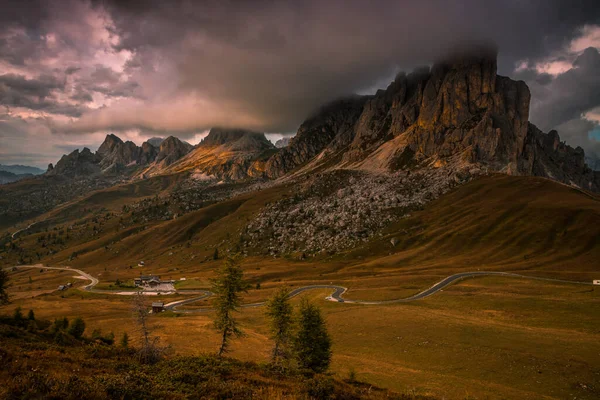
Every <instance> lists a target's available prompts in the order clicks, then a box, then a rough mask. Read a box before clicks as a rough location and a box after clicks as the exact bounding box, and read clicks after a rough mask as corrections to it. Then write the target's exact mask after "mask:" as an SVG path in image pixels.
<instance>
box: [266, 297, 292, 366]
mask: <svg viewBox="0 0 600 400" xmlns="http://www.w3.org/2000/svg"><path fill="white" fill-rule="evenodd" d="M266 314H267V317H269V319H270V328H271V339H273V342H274V343H275V345H274V346H273V353H272V355H271V360H272V362H273V363H274V364H276V365H277V364H280V363H281V362H282V361H284V360H287V359H289V357H290V348H289V346H290V342H291V334H292V328H293V322H294V307H293V306H292V304H291V303H290V299H289V296H288V290H287V289H286V288H281V289H280V290H279V291H277V293H275V295H274V296H273V297H272V298H271V299H269V301H268V302H267V311H266Z"/></svg>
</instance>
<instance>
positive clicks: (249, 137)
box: [198, 128, 274, 152]
mask: <svg viewBox="0 0 600 400" xmlns="http://www.w3.org/2000/svg"><path fill="white" fill-rule="evenodd" d="M198 146H199V147H216V146H220V147H221V151H245V152H256V151H259V152H260V151H264V150H269V149H273V148H274V145H273V144H272V143H271V142H270V141H269V140H268V139H267V138H266V137H265V134H264V133H258V132H253V131H248V130H244V129H223V128H212V129H211V130H210V132H209V133H208V136H206V137H205V138H204V139H203V140H202V142H200V144H199V145H198Z"/></svg>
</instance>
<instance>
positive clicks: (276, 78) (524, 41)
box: [99, 0, 600, 131]
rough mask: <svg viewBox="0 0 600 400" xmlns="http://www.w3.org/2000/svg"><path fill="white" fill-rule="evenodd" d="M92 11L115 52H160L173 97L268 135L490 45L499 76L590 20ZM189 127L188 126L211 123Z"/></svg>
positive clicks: (121, 7)
mask: <svg viewBox="0 0 600 400" xmlns="http://www.w3.org/2000/svg"><path fill="white" fill-rule="evenodd" d="M99 4H102V5H104V6H106V7H107V9H108V10H109V11H110V13H111V15H112V17H113V21H114V23H115V27H114V31H115V33H116V34H117V35H118V36H119V38H120V41H119V43H118V44H117V45H116V46H115V47H116V48H117V49H127V50H130V51H132V52H136V53H138V54H143V53H153V52H154V53H160V54H162V55H163V56H165V55H166V56H167V57H168V58H169V59H171V60H173V62H174V65H175V68H176V75H175V76H174V77H173V78H174V79H176V80H177V82H178V85H179V91H180V93H186V92H188V91H195V92H196V91H199V92H201V93H202V94H203V95H204V96H206V97H208V98H210V99H211V100H212V101H215V102H220V103H222V104H223V105H228V106H229V107H232V108H233V109H235V110H242V111H244V112H247V113H249V114H251V115H254V116H256V119H257V125H261V126H257V128H261V129H266V130H271V131H273V130H275V131H282V130H283V131H294V130H295V128H296V127H297V125H298V123H299V122H301V121H302V119H303V118H305V117H306V116H307V114H309V113H310V112H311V111H312V110H313V109H314V108H315V107H318V106H319V105H321V104H322V103H324V102H327V101H330V100H332V99H334V98H336V97H339V96H344V95H348V94H351V93H353V92H356V91H361V90H365V89H367V88H369V87H371V86H372V85H373V84H374V83H375V82H378V81H380V80H381V78H382V77H390V78H391V77H392V76H393V75H394V73H395V72H396V71H397V70H398V69H399V68H412V67H413V66H415V65H417V64H421V63H430V62H431V61H432V60H434V59H436V58H437V57H439V55H440V54H443V53H445V52H447V51H448V49H451V48H455V47H457V46H468V45H469V44H478V43H480V42H495V43H497V44H498V45H499V48H500V55H501V58H500V72H501V73H504V74H510V73H511V72H512V70H513V68H514V64H515V63H516V61H517V60H520V59H523V58H528V59H529V60H531V61H535V60H536V59H539V58H542V57H544V56H545V55H547V53H548V52H549V51H551V50H552V49H555V48H558V47H560V46H562V45H564V44H565V43H567V42H568V41H569V40H570V39H571V38H572V37H573V35H574V34H575V31H576V29H577V28H578V27H580V26H581V25H582V24H584V23H591V22H593V21H596V20H598V17H599V15H600V10H599V7H598V6H597V5H596V2H593V1H585V0H581V1H573V2H569V3H568V4H567V3H566V2H564V1H528V2H522V1H516V0H515V1H510V0H509V1H501V2H500V1H498V2H493V3H492V2H487V1H486V2H482V1H470V0H462V1H453V2H447V1H441V0H430V1H420V2H406V1H405V2H391V1H374V2H368V3H367V2H359V1H343V2H341V1H326V2H324V1H309V2H296V1H294V2H292V1H288V2H285V1H284V2H271V1H259V2H216V1H207V2H189V1H175V2H162V1H154V2H147V1H144V2H125V3H123V2H110V1H108V2H100V3H99ZM138 65H139V64H138ZM141 67H142V68H144V67H146V68H149V67H150V66H149V65H145V66H144V65H142V66H141ZM538 79H540V80H541V81H544V79H546V81H547V78H546V77H539V78H538ZM197 119H198V121H197V122H198V123H197V124H196V125H198V126H196V127H197V128H207V127H210V125H211V124H213V123H215V122H216V121H212V120H211V119H210V118H206V122H205V123H204V124H202V118H200V116H198V117H197ZM232 122H233V123H235V122H236V121H235V118H234V120H233V121H232ZM142 123H143V121H142Z"/></svg>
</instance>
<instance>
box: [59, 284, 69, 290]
mask: <svg viewBox="0 0 600 400" xmlns="http://www.w3.org/2000/svg"><path fill="white" fill-rule="evenodd" d="M58 290H67V285H60V286H59V287H58Z"/></svg>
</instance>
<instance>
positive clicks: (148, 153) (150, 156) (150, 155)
mask: <svg viewBox="0 0 600 400" xmlns="http://www.w3.org/2000/svg"><path fill="white" fill-rule="evenodd" d="M161 143H162V142H161ZM159 146H160V145H159ZM157 155H158V147H157V146H155V145H154V144H152V142H150V141H147V142H144V143H142V148H141V152H140V156H139V159H138V163H139V164H141V165H147V164H150V163H151V162H153V161H154V160H156V156H157Z"/></svg>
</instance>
